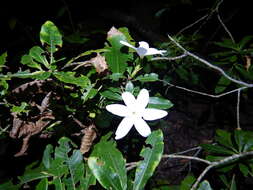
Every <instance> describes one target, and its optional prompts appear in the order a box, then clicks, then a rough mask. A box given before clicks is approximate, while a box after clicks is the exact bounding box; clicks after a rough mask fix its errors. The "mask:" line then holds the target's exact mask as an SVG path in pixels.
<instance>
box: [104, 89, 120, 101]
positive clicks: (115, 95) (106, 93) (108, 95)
mask: <svg viewBox="0 0 253 190" xmlns="http://www.w3.org/2000/svg"><path fill="white" fill-rule="evenodd" d="M100 94H101V95H102V96H103V97H105V98H108V99H109V100H117V101H121V100H122V98H121V95H120V94H118V93H116V92H112V91H110V90H105V91H103V92H101V93H100Z"/></svg>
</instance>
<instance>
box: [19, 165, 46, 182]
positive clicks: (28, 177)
mask: <svg viewBox="0 0 253 190" xmlns="http://www.w3.org/2000/svg"><path fill="white" fill-rule="evenodd" d="M41 171H42V169H41V168H36V169H34V170H31V169H30V170H27V171H26V172H25V174H24V175H23V176H21V177H19V179H20V181H21V182H20V183H21V184H24V183H28V182H30V181H34V180H38V179H43V178H47V177H50V175H48V174H46V173H43V172H41Z"/></svg>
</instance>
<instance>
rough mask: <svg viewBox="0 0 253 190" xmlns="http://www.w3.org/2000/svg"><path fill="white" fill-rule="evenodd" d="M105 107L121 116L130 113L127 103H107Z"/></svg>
mask: <svg viewBox="0 0 253 190" xmlns="http://www.w3.org/2000/svg"><path fill="white" fill-rule="evenodd" d="M105 108H106V109H107V111H109V112H111V113H113V114H115V115H118V116H121V117H125V116H128V115H129V109H128V108H127V107H126V106H125V105H121V104H111V105H107V106H106V107H105Z"/></svg>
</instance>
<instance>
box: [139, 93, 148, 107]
mask: <svg viewBox="0 0 253 190" xmlns="http://www.w3.org/2000/svg"><path fill="white" fill-rule="evenodd" d="M148 102H149V93H148V90H146V89H142V90H141V91H140V93H139V94H138V96H137V104H138V105H139V106H140V107H141V108H145V107H146V106H147V105H148Z"/></svg>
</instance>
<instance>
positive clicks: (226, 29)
mask: <svg viewBox="0 0 253 190" xmlns="http://www.w3.org/2000/svg"><path fill="white" fill-rule="evenodd" d="M217 18H218V20H219V21H220V23H221V25H222V26H223V28H224V30H225V31H226V32H227V33H228V35H229V37H230V38H231V40H232V42H234V43H235V40H234V37H233V36H232V34H231V32H230V31H229V30H228V28H227V27H226V25H225V24H224V22H223V21H222V19H221V17H220V14H219V13H217Z"/></svg>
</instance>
